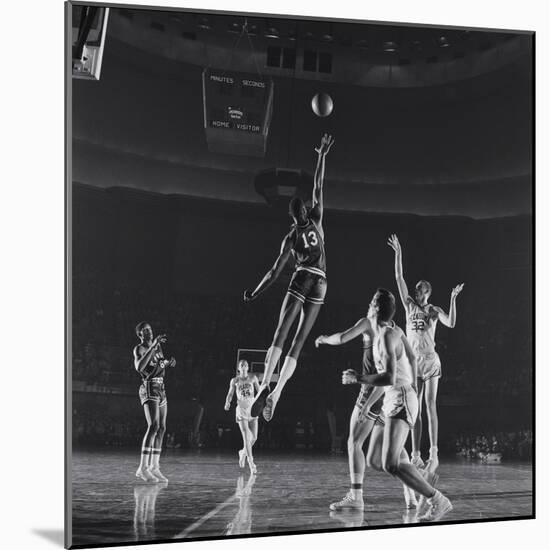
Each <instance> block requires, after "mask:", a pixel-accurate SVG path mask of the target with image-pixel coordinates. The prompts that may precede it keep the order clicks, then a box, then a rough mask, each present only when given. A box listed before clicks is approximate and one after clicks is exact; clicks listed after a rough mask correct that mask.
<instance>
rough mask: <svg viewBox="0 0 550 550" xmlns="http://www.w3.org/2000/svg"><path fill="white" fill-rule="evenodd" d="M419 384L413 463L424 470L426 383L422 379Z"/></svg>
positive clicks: (413, 434)
mask: <svg viewBox="0 0 550 550" xmlns="http://www.w3.org/2000/svg"><path fill="white" fill-rule="evenodd" d="M417 383H418V416H417V417H416V423H415V425H414V428H413V433H412V438H411V442H412V463H413V464H414V465H415V466H416V467H417V468H422V466H423V465H424V463H423V462H422V458H421V456H420V453H421V449H420V446H421V442H422V403H423V401H424V400H423V399H422V397H423V395H424V382H423V381H422V378H418V379H417Z"/></svg>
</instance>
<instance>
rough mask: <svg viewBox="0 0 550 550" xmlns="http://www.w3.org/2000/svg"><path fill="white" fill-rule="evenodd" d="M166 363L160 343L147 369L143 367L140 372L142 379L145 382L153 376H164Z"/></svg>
mask: <svg viewBox="0 0 550 550" xmlns="http://www.w3.org/2000/svg"><path fill="white" fill-rule="evenodd" d="M138 347H144V346H138ZM164 363H165V360H164V354H163V353H162V348H161V347H160V345H159V346H157V349H156V351H155V353H153V356H152V357H151V360H150V361H149V364H148V365H147V366H146V367H145V369H143V370H142V371H141V372H140V373H139V374H140V376H141V379H142V380H143V381H144V382H146V381H147V380H150V379H151V378H163V377H164V371H165V365H164Z"/></svg>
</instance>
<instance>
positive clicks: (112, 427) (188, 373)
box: [73, 272, 532, 459]
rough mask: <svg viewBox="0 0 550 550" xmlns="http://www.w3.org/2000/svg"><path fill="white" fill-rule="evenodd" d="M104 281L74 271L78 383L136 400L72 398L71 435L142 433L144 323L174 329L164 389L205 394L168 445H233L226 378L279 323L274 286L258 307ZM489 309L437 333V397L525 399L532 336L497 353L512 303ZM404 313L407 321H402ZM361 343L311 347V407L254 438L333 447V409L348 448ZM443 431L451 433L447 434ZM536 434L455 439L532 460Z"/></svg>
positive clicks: (466, 449) (347, 310) (350, 316)
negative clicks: (135, 357)
mask: <svg viewBox="0 0 550 550" xmlns="http://www.w3.org/2000/svg"><path fill="white" fill-rule="evenodd" d="M100 279H101V278H100V276H99V274H97V273H96V274H94V273H90V272H87V273H80V274H78V275H77V277H76V278H75V281H74V302H73V312H74V315H73V319H74V322H73V350H74V355H73V381H74V382H75V383H81V384H84V385H85V386H86V390H83V391H88V392H90V391H92V392H93V391H94V388H96V389H97V391H104V388H117V390H118V391H119V392H121V393H122V394H125V395H126V397H125V398H126V399H132V400H133V401H132V405H131V407H132V408H131V412H126V413H118V412H117V413H116V415H113V414H110V413H109V409H108V408H102V407H98V408H91V407H87V406H85V407H77V409H76V412H75V414H74V415H73V427H74V434H75V440H76V441H77V442H78V443H81V444H99V445H111V446H113V445H132V446H135V445H136V444H137V443H136V442H139V440H140V439H141V437H142V435H143V429H144V419H143V414H142V411H141V409H140V407H139V402H138V400H137V388H138V386H139V383H140V379H139V376H138V375H137V373H136V372H135V369H134V368H133V362H132V348H133V347H134V346H135V345H136V343H137V339H136V335H135V332H134V327H135V325H136V324H137V322H139V321H142V320H147V321H149V322H150V323H151V324H152V326H153V330H154V331H156V332H159V331H161V332H166V333H167V334H168V342H167V344H166V345H165V346H164V349H165V354H166V355H168V356H170V355H174V356H175V357H176V359H177V365H176V368H175V369H174V370H173V372H169V373H168V375H167V388H168V394H169V396H172V397H171V398H173V396H176V395H177V396H178V400H181V401H182V402H189V403H191V402H192V401H193V400H198V401H200V403H201V405H200V406H201V407H203V412H204V417H203V418H202V419H201V422H200V427H199V429H196V427H194V418H195V417H194V414H195V413H193V412H192V411H191V412H189V414H184V415H181V416H179V417H177V418H176V417H174V415H173V414H172V413H171V414H172V416H171V417H170V418H169V422H168V432H167V436H166V444H167V445H168V446H169V447H171V448H190V447H208V448H224V447H234V446H235V445H238V444H239V442H240V435H239V433H238V430H237V429H236V426H235V423H234V421H233V417H232V413H231V414H229V413H224V412H223V401H224V397H225V393H226V392H227V385H228V382H229V379H230V378H231V377H232V376H233V375H234V369H235V363H236V354H237V349H238V348H239V347H253V348H267V347H268V345H269V343H270V341H271V338H272V335H273V329H274V322H269V323H266V322H265V319H266V318H268V319H276V318H277V315H278V311H279V307H280V293H277V292H274V293H271V295H267V296H266V297H265V299H264V300H263V302H262V307H250V306H248V305H245V304H243V303H242V300H241V298H240V296H238V297H237V296H222V295H217V296H212V295H200V294H197V293H195V294H186V293H184V292H178V291H174V290H173V289H172V290H169V291H168V290H166V289H164V288H162V287H159V288H151V289H147V290H143V289H141V290H139V289H134V288H131V287H130V286H127V287H124V286H122V285H120V284H118V285H116V286H115V285H113V286H112V287H110V288H109V287H108V286H107V285H105V284H102V285H100V284H98V280H100ZM368 298H369V296H366V297H365V303H364V304H359V303H358V304H354V305H349V304H347V305H346V304H337V303H332V304H331V305H330V307H326V308H324V309H323V310H322V311H321V314H320V316H319V319H318V321H317V326H316V327H315V331H317V332H318V333H323V332H324V333H328V332H333V331H337V330H341V329H343V328H346V327H348V326H351V324H353V323H354V322H355V321H356V320H357V319H358V318H359V317H361V316H363V315H364V314H365V312H366V311H367V308H368ZM510 300H513V297H511V298H510ZM482 306H483V304H481V306H480V307H482ZM507 312H508V313H507ZM493 315H494V317H495V319H494V322H493V321H492V320H491V318H490V316H489V315H485V316H484V317H483V319H482V318H480V319H472V320H469V321H468V323H467V324H465V325H466V326H463V327H462V328H461V326H460V325H457V328H455V330H454V331H448V330H446V329H441V330H440V331H439V332H438V338H437V340H438V351H439V353H440V355H441V357H442V360H443V369H444V382H442V384H441V386H440V400H442V399H445V396H446V395H452V396H453V399H455V400H457V399H458V400H459V404H460V405H461V406H464V407H468V405H469V404H470V403H472V400H473V399H476V398H477V399H483V396H484V395H486V394H491V395H492V396H493V398H495V399H496V398H497V396H498V397H499V398H501V399H507V398H515V399H516V400H517V399H523V400H529V399H530V391H531V378H530V375H529V372H530V369H529V368H520V366H521V365H523V366H525V365H526V364H527V363H526V361H527V362H528V361H530V348H531V342H530V340H528V339H526V338H524V339H523V340H521V341H516V342H515V345H514V346H508V347H507V348H506V349H507V350H508V351H507V355H506V356H505V357H503V354H502V351H500V352H499V353H496V352H495V350H502V349H503V342H505V341H506V339H507V338H511V337H513V331H514V317H513V308H512V307H509V308H503V310H502V311H495V312H494V314H493ZM497 316H500V317H499V318H498V319H497ZM398 322H399V323H401V324H402V319H398ZM480 334H481V335H482V336H480ZM213 342H215V345H213ZM480 342H483V344H480ZM360 346H361V344H360V342H357V343H356V344H355V345H354V344H350V345H347V346H342V347H339V348H332V347H327V348H326V349H323V353H320V352H317V351H315V350H313V349H308V348H307V346H306V349H305V350H304V355H303V359H302V362H301V364H300V369H298V370H297V372H296V375H295V378H294V380H293V383H292V385H290V386H289V391H290V392H295V396H294V398H292V399H294V402H295V403H296V406H297V407H298V406H303V404H304V401H307V404H308V408H309V410H306V412H305V413H304V412H303V410H300V411H298V410H296V411H294V412H292V413H291V414H289V415H288V418H285V417H284V416H280V417H279V418H278V421H277V422H276V423H272V424H269V425H266V424H264V423H260V425H261V428H260V429H261V430H262V431H263V433H261V437H260V438H259V440H258V446H259V447H260V448H261V447H264V448H268V449H278V448H279V449H285V448H295V449H296V448H298V449H300V448H304V449H310V448H311V449H330V448H331V445H332V447H334V437H332V444H331V435H330V430H329V423H328V421H327V410H336V411H337V413H336V417H337V422H338V431H339V433H340V434H341V435H342V437H341V440H342V441H343V443H344V446H345V431H346V429H347V421H348V415H349V412H350V410H351V409H350V408H351V407H352V406H353V402H354V398H355V396H354V395H352V394H353V393H354V392H353V388H352V389H350V388H342V386H341V384H340V376H339V373H340V372H341V371H342V370H344V369H346V368H358V362H359V357H360V353H361V352H360ZM310 348H311V346H310ZM503 358H504V359H505V360H504V361H503ZM348 390H349V391H348ZM288 401H291V399H290V398H289V400H288ZM302 408H303V407H302ZM191 409H192V407H191ZM441 437H442V438H445V433H444V432H443V433H442V434H441ZM447 437H448V447H449V446H450V447H452V445H453V440H451V439H450V438H449V436H447ZM338 440H340V439H338ZM531 441H532V436H531V434H530V432H528V431H525V432H518V433H510V434H508V433H507V434H504V433H494V434H493V433H491V434H484V435H481V434H480V435H473V434H469V435H462V436H460V437H457V438H456V441H454V443H455V449H454V452H456V453H459V454H461V455H463V456H467V457H483V456H488V455H489V454H495V455H501V456H502V458H503V459H506V458H515V457H517V458H529V457H530V452H531V446H530V445H531ZM441 447H442V448H443V447H444V444H441Z"/></svg>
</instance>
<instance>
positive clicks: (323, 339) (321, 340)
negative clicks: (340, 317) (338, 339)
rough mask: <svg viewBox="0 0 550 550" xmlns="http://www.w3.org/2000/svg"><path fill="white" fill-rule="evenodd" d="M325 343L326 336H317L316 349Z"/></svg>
mask: <svg viewBox="0 0 550 550" xmlns="http://www.w3.org/2000/svg"><path fill="white" fill-rule="evenodd" d="M324 343H325V337H324V336H322V335H321V336H317V338H315V347H316V348H318V347H319V346H320V345H321V344H324Z"/></svg>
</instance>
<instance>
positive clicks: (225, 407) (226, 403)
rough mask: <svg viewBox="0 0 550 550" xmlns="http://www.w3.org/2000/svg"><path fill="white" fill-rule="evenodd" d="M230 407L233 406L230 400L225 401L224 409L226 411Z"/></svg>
mask: <svg viewBox="0 0 550 550" xmlns="http://www.w3.org/2000/svg"><path fill="white" fill-rule="evenodd" d="M229 407H231V403H228V402H227V401H226V402H225V406H224V409H225V410H226V411H228V410H229Z"/></svg>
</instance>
